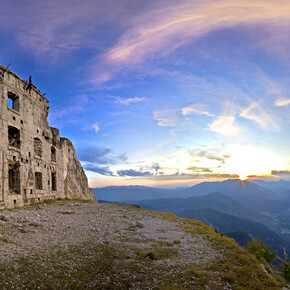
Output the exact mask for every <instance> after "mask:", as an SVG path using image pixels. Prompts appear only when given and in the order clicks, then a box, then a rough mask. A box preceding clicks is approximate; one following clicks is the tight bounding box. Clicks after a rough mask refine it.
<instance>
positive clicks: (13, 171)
mask: <svg viewBox="0 0 290 290" xmlns="http://www.w3.org/2000/svg"><path fill="white" fill-rule="evenodd" d="M8 176H9V177H8V178H9V180H8V183H9V190H10V191H11V193H14V194H21V191H20V166H19V164H14V165H12V164H11V165H9V170H8Z"/></svg>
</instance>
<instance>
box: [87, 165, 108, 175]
mask: <svg viewBox="0 0 290 290" xmlns="http://www.w3.org/2000/svg"><path fill="white" fill-rule="evenodd" d="M83 167H84V169H85V170H87V171H92V172H95V173H99V174H101V175H106V176H114V174H113V173H112V171H110V169H109V167H107V166H99V165H96V164H93V163H88V164H85V165H84V166H83Z"/></svg>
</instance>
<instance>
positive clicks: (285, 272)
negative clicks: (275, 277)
mask: <svg viewBox="0 0 290 290" xmlns="http://www.w3.org/2000/svg"><path fill="white" fill-rule="evenodd" d="M281 267H282V269H281V270H282V276H283V277H284V278H285V279H286V280H287V281H290V262H287V261H286V258H284V262H283V264H282V266H281Z"/></svg>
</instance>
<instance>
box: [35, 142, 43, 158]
mask: <svg viewBox="0 0 290 290" xmlns="http://www.w3.org/2000/svg"><path fill="white" fill-rule="evenodd" d="M34 153H35V155H37V156H39V157H42V142H41V140H40V139H39V138H34Z"/></svg>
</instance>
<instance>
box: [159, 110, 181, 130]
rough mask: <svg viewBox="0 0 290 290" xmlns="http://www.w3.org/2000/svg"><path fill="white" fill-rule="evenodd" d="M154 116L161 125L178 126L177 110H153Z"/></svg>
mask: <svg viewBox="0 0 290 290" xmlns="http://www.w3.org/2000/svg"><path fill="white" fill-rule="evenodd" d="M153 118H154V120H156V121H157V124H158V126H161V127H176V126H177V123H178V117H177V116H176V110H168V111H155V112H153Z"/></svg>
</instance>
